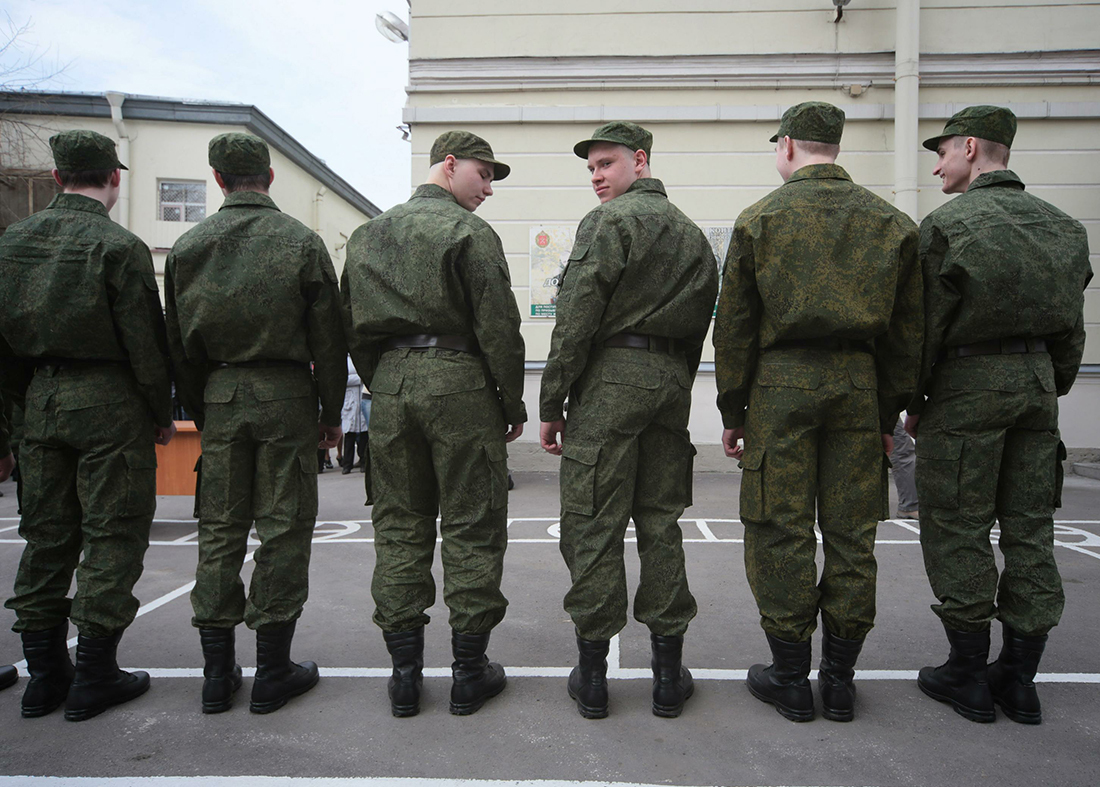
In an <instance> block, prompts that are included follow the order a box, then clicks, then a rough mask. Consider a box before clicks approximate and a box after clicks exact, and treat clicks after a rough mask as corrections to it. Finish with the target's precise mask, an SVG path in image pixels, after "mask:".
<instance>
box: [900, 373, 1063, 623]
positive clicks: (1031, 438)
mask: <svg viewBox="0 0 1100 787" xmlns="http://www.w3.org/2000/svg"><path fill="white" fill-rule="evenodd" d="M1065 456H1066V454H1065V447H1064V446H1063V444H1062V443H1061V441H1060V440H1059V435H1058V399H1057V394H1056V393H1055V389H1054V372H1053V369H1052V367H1051V364H1050V357H1049V356H1048V355H1046V354H1020V355H1007V356H977V357H970V358H962V359H957V360H947V361H944V362H942V363H940V364H937V365H936V369H935V372H934V377H933V384H932V389H931V393H930V396H929V399H928V403H927V405H926V406H925V410H924V413H923V414H922V415H921V420H920V424H919V432H918V435H917V491H918V493H919V495H920V504H921V511H920V529H921V534H920V541H921V548H922V550H923V551H924V565H925V569H926V570H927V572H928V579H929V582H930V583H931V585H932V592H933V593H934V594H935V596H936V598H937V599H939V602H940V603H939V604H936V605H933V607H932V609H933V611H935V613H936V614H937V615H939V616H940V618H941V619H942V620H943V622H944V625H946V626H947V627H948V628H952V629H955V630H958V631H983V630H985V629H987V628H988V627H989V621H990V620H991V619H993V618H994V617H996V618H998V619H1000V620H1001V621H1002V622H1004V623H1005V624H1007V625H1009V626H1011V627H1012V628H1013V629H1015V630H1016V631H1018V632H1019V633H1020V634H1023V635H1025V636H1038V635H1041V634H1046V633H1047V632H1048V631H1049V630H1050V629H1051V628H1053V627H1054V626H1056V625H1057V624H1058V621H1059V619H1060V618H1061V616H1062V608H1063V606H1064V604H1065V595H1064V594H1063V591H1062V579H1061V576H1060V575H1059V573H1058V566H1057V564H1056V563H1055V560H1054V509H1055V507H1057V506H1058V505H1060V504H1061V487H1062V461H1061V460H1063V459H1065ZM997 523H999V524H1000V537H999V538H998V542H997V543H998V546H999V547H1000V550H1001V554H1002V555H1003V556H1004V570H1003V571H1002V572H1001V573H1000V579H999V585H998V572H997V564H996V562H995V560H994V556H993V546H992V544H991V543H990V538H989V537H990V533H991V531H992V530H993V527H994V525H996V524H997Z"/></svg>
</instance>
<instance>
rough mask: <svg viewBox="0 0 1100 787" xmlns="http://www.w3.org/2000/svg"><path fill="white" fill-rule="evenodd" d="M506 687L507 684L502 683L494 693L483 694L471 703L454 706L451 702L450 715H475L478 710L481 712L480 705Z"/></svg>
mask: <svg viewBox="0 0 1100 787" xmlns="http://www.w3.org/2000/svg"><path fill="white" fill-rule="evenodd" d="M507 685H508V684H507V683H502V684H501V685H500V688H499V689H497V690H496V691H494V692H492V693H491V694H483V695H481V696H480V697H478V698H477V699H476V700H474V701H473V702H464V703H462V704H460V705H456V704H455V703H453V702H452V703H451V708H450V710H451V714H452V715H454V716H469V715H470V714H471V713H477V712H478V711H479V710H481V706H482V705H484V704H485V703H486V702H487V701H488V700H491V699H492V698H493V697H495V696H497V695H498V694H500V693H501V692H502V691H504V687H505V686H507Z"/></svg>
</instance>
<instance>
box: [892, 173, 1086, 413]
mask: <svg viewBox="0 0 1100 787" xmlns="http://www.w3.org/2000/svg"><path fill="white" fill-rule="evenodd" d="M920 259H921V265H922V267H923V269H924V290H925V311H926V314H927V325H926V328H925V337H924V353H923V363H922V366H921V376H920V388H919V391H920V393H921V394H924V393H926V392H927V389H928V386H929V385H930V384H931V382H932V376H933V369H932V367H933V364H934V363H936V361H937V360H938V359H939V357H940V353H941V352H942V351H943V350H945V349H947V348H949V347H954V346H957V345H960V344H972V343H974V342H982V341H987V340H990V339H1002V338H1009V337H1032V338H1043V339H1045V340H1046V342H1047V349H1048V350H1049V352H1050V359H1051V362H1052V363H1053V365H1054V381H1055V385H1056V386H1057V391H1058V395H1059V396H1063V395H1065V394H1066V393H1067V392H1068V391H1069V389H1070V387H1071V386H1072V385H1073V381H1074V380H1075V379H1076V378H1077V369H1078V367H1080V365H1081V358H1082V356H1083V354H1084V351H1085V319H1084V297H1085V296H1084V290H1085V287H1086V286H1088V283H1089V281H1090V280H1091V279H1092V268H1091V266H1090V265H1089V246H1088V236H1087V235H1086V233H1085V228H1084V226H1083V225H1082V224H1081V223H1080V222H1079V221H1077V220H1075V219H1073V218H1071V217H1070V216H1068V215H1066V214H1065V213H1063V212H1062V211H1060V210H1058V209H1057V208H1056V207H1054V206H1053V205H1051V204H1049V203H1047V202H1044V201H1043V200H1041V199H1039V198H1038V197H1034V196H1032V195H1031V194H1028V193H1027V192H1025V191H1024V184H1023V181H1021V180H1020V178H1019V176H1018V175H1016V173H1014V172H1012V171H1011V170H997V171H994V172H987V173H984V174H982V175H979V176H978V177H977V178H976V179H975V180H974V182H973V183H971V184H970V188H969V189H967V191H966V193H965V194H960V195H959V196H957V197H955V199H953V200H951V201H950V202H948V203H946V204H944V205H941V206H940V207H939V208H937V209H936V210H934V211H932V213H930V214H928V216H927V217H926V218H925V219H924V221H922V222H921V230H920ZM922 406H923V395H920V396H918V397H916V398H915V399H914V401H913V402H911V403H910V405H909V412H912V413H918V412H920V410H921V408H922Z"/></svg>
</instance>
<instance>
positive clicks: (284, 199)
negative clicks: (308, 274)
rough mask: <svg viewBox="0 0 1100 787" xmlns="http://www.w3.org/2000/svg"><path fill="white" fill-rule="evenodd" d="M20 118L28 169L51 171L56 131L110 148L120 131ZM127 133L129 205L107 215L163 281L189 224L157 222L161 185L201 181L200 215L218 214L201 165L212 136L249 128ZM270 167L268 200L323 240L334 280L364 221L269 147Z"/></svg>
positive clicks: (169, 125)
mask: <svg viewBox="0 0 1100 787" xmlns="http://www.w3.org/2000/svg"><path fill="white" fill-rule="evenodd" d="M26 121H27V122H29V123H33V124H35V125H36V126H41V127H42V130H41V131H40V132H39V133H38V139H37V141H36V142H35V144H33V145H32V146H31V148H30V150H29V151H28V158H27V160H26V161H25V163H24V166H26V167H27V168H40V169H44V170H47V169H51V168H52V167H53V160H52V158H51V156H50V151H49V146H48V144H47V142H48V139H49V137H50V135H51V134H52V133H56V132H57V131H63V130H68V129H76V128H83V129H91V130H92V131H98V132H99V133H100V134H103V135H105V136H107V137H110V138H111V139H113V140H115V141H116V143H117V142H118V141H119V134H118V131H117V130H116V128H115V125H114V123H113V122H112V121H111V120H110V119H109V118H93V117H67V116H60V115H51V116H48V117H47V116H27V117H26ZM125 128H126V134H127V135H128V137H129V139H130V152H129V156H130V161H129V165H128V166H129V168H130V169H129V171H128V172H124V173H123V178H125V179H126V180H128V181H129V204H128V207H127V205H126V203H125V202H124V201H122V200H120V201H119V203H118V204H116V205H115V207H114V208H112V210H111V218H112V219H113V220H114V221H116V222H118V223H119V224H122V225H123V226H127V227H128V228H129V229H130V231H131V232H133V233H134V234H136V235H137V236H138V237H140V238H141V239H142V240H143V241H145V243H146V244H147V245H148V246H149V247H150V249H152V251H153V263H154V266H155V267H156V271H157V279H158V281H160V282H163V278H164V262H165V259H166V258H167V256H168V250H169V249H170V248H171V247H172V244H173V243H175V242H176V240H177V239H178V238H179V237H180V235H182V234H183V233H185V232H186V231H187V230H189V229H191V228H192V227H194V226H195V223H193V222H186V221H161V220H160V219H159V215H160V214H159V210H158V208H159V202H158V200H159V188H160V186H159V184H160V182H161V181H163V180H168V181H191V182H203V183H205V184H206V215H207V216H210V215H212V214H214V213H216V212H217V211H218V209H219V208H220V207H221V205H222V202H223V200H224V196H223V195H222V192H221V189H220V188H218V184H217V183H216V182H215V180H214V175H213V172H212V170H211V168H210V166H209V164H208V163H207V145H208V144H209V142H210V140H211V139H212V138H213V137H215V136H216V135H218V134H223V133H225V132H228V131H241V132H247V131H248V130H247V129H246V128H245V127H244V126H231V125H229V126H227V125H221V124H205V123H173V122H165V121H150V120H127V121H126V125H125ZM271 166H272V168H273V169H274V170H275V181H274V182H273V183H272V185H271V198H272V199H273V200H275V203H276V204H277V205H278V206H279V209H280V210H282V211H283V212H284V213H286V214H288V215H290V216H293V217H294V218H296V219H298V220H299V221H301V222H302V223H303V224H305V225H306V226H308V227H309V228H310V229H312V230H314V231H315V232H317V233H318V234H319V235H320V236H321V237H322V239H323V240H324V241H325V246H326V247H327V248H328V250H329V254H330V255H332V259H333V263H334V265H335V266H336V272H337V275H339V274H340V272H341V271H342V270H343V259H344V257H343V251H344V245H345V244H346V243H347V239H348V237H349V236H350V235H351V233H352V232H353V231H354V230H355V228H356V227H358V226H359V225H360V224H362V223H363V222H365V221H366V220H367V219H368V218H369V216H367V215H366V214H364V213H362V212H361V211H359V210H358V209H357V208H355V207H354V206H353V205H351V204H350V203H348V202H347V201H346V200H344V199H343V198H341V197H340V196H339V195H337V194H335V193H333V192H332V191H331V190H329V189H327V188H326V187H325V186H324V185H323V184H322V183H321V182H320V181H318V180H317V179H316V178H315V177H313V176H312V175H311V174H310V173H309V172H307V171H305V170H304V169H302V168H301V167H299V166H298V165H297V164H295V163H294V162H292V161H291V160H290V159H288V158H287V157H286V156H285V155H283V154H282V153H281V152H279V151H278V150H276V149H274V148H271ZM124 214H127V215H124Z"/></svg>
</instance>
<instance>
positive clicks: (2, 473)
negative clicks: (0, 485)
mask: <svg viewBox="0 0 1100 787" xmlns="http://www.w3.org/2000/svg"><path fill="white" fill-rule="evenodd" d="M14 469H15V457H14V456H13V455H12V453H11V452H10V451H9V452H8V455H7V456H5V457H4V458H3V459H0V481H7V480H8V478H10V477H11V471H12V470H14Z"/></svg>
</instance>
